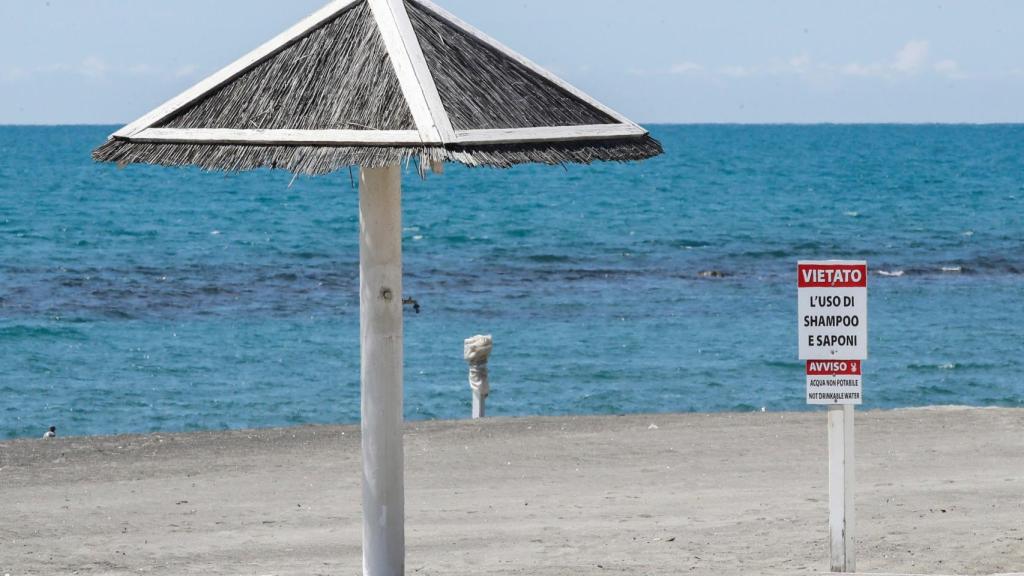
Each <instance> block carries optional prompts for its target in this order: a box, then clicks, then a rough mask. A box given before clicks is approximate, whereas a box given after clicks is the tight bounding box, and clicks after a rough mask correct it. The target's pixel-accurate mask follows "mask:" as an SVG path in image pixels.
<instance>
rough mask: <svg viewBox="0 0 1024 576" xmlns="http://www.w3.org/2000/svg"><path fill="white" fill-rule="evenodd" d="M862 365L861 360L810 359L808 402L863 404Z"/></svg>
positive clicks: (813, 403) (814, 403)
mask: <svg viewBox="0 0 1024 576" xmlns="http://www.w3.org/2000/svg"><path fill="white" fill-rule="evenodd" d="M861 366H862V364H861V361H860V360H808V361H807V403H808V404H812V405H835V404H852V405H854V406H859V405H860V404H862V403H863V398H862V396H863V393H864V389H863V380H862V374H861Z"/></svg>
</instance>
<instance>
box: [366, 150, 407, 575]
mask: <svg viewBox="0 0 1024 576" xmlns="http://www.w3.org/2000/svg"><path fill="white" fill-rule="evenodd" d="M359 319H360V338H361V340H360V341H361V349H362V369H361V372H362V374H361V378H362V387H361V393H362V441H363V574H364V575H365V576H402V574H403V573H404V572H405V482H404V473H403V467H404V455H403V453H402V340H403V338H402V173H401V169H400V168H399V167H398V166H391V167H388V168H360V170H359Z"/></svg>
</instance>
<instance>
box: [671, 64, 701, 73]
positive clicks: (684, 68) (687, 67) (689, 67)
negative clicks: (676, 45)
mask: <svg viewBox="0 0 1024 576" xmlns="http://www.w3.org/2000/svg"><path fill="white" fill-rule="evenodd" d="M703 71H704V67H703V66H701V65H700V64H697V63H696V62H680V63H679V64H674V65H673V66H672V67H671V68H669V69H668V73H669V74H676V75H680V74H693V73H696V72H703Z"/></svg>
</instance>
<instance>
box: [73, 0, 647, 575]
mask: <svg viewBox="0 0 1024 576" xmlns="http://www.w3.org/2000/svg"><path fill="white" fill-rule="evenodd" d="M661 151H662V150H661V146H660V145H659V144H658V142H657V141H655V140H654V139H653V138H651V137H650V135H649V134H648V133H647V131H646V130H644V129H643V128H641V127H640V126H638V125H636V124H635V123H633V122H631V121H629V120H628V119H626V118H625V117H623V116H621V115H620V114H618V113H616V112H614V111H612V110H611V109H609V108H607V107H605V106H603V105H601V104H600V103H598V102H596V101H595V100H593V99H591V98H590V97H588V96H586V95H585V94H583V93H582V92H580V91H579V90H577V89H575V88H573V87H572V86H570V85H568V84H567V83H565V82H563V81H562V80H560V79H558V78H556V77H555V76H554V75H552V74H551V73H549V72H547V71H545V70H543V69H542V68H540V67H539V66H537V65H536V64H534V63H532V62H530V61H529V60H527V59H526V58H524V57H522V56H520V55H518V54H516V53H515V52H513V51H511V50H509V49H508V48H506V47H504V46H502V45H501V44H499V43H498V42H496V41H494V40H493V39H491V38H489V37H488V36H486V35H484V34H483V33H481V32H479V31H478V30H475V29H474V28H472V27H470V26H469V25H468V24H466V23H464V22H462V21H461V20H459V19H458V18H456V17H455V16H453V15H451V14H449V13H448V12H446V11H445V10H444V9H442V8H440V7H438V6H436V5H435V4H433V3H431V2H429V1H428V0H335V1H333V2H331V3H329V4H328V5H327V6H325V7H323V8H322V9H320V10H319V11H317V12H316V13H314V14H313V15H311V16H309V17H308V18H306V19H305V20H303V21H302V22H300V23H298V24H297V25H295V26H293V27H292V28H291V29H289V30H288V31H286V32H284V33H283V34H281V35H280V36H278V37H276V38H274V39H273V40H271V41H269V42H267V43H266V44H264V45H263V46H261V47H259V48H257V49H256V50H255V51H253V52H251V53H249V54H248V55H246V56H244V57H243V58H241V59H240V60H238V61H237V62H235V63H234V64H231V65H230V66H228V67H226V68H224V69H223V70H221V71H220V72H217V73H216V74H214V75H213V76H210V77H209V78H207V79H205V80H203V81H202V82H200V83H199V84H197V85H196V86H194V87H193V88H191V89H189V90H187V91H186V92H184V93H183V94H181V95H180V96H178V97H176V98H173V99H172V100H170V101H168V102H167V103H166V104H164V105H162V106H160V107H159V108H157V109H155V110H153V111H152V112H150V113H149V114H146V115H145V116H143V117H142V118H140V119H139V120H137V121H135V122H133V123H131V124H129V125H128V126H125V127H124V128H122V129H121V130H119V131H117V132H116V133H114V134H113V135H112V136H111V137H110V140H109V141H108V142H107V143H106V144H104V145H103V146H101V147H100V148H98V149H97V150H96V151H95V152H94V153H93V156H94V158H95V159H97V160H100V161H105V162H116V163H118V164H121V165H124V164H132V163H144V164H160V165H164V166H199V167H202V168H205V169H209V170H229V171H237V170H248V169H255V168H280V169H284V170H289V171H291V172H294V173H296V174H326V173H329V172H332V171H334V170H337V169H340V168H346V167H349V166H353V165H358V166H360V176H359V209H360V236H359V241H360V249H359V252H360V322H361V337H362V431H363V436H362V438H363V440H362V442H363V567H364V573H366V574H368V575H371V576H376V575H387V576H394V575H397V574H401V573H402V572H403V569H404V567H403V564H404V556H405V553H404V547H405V543H404V484H403V455H402V265H401V240H402V236H401V232H402V226H401V169H400V165H401V163H402V162H403V161H410V160H414V161H415V162H416V163H417V165H418V166H419V168H420V171H421V173H423V172H424V171H425V170H426V169H427V168H428V167H431V168H433V169H434V170H435V171H439V170H440V165H441V164H442V163H443V162H445V161H454V162H461V163H463V164H466V165H469V166H497V167H508V166H512V165H515V164H521V163H530V162H539V163H544V164H562V163H584V164H585V163H590V162H593V161H596V160H612V161H629V160H642V159H646V158H650V157H652V156H656V155H658V154H660V153H661Z"/></svg>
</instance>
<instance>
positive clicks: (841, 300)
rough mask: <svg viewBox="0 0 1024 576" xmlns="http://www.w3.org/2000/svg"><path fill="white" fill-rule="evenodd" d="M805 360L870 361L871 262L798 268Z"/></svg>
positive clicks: (804, 264)
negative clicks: (869, 294) (869, 307)
mask: <svg viewBox="0 0 1024 576" xmlns="http://www.w3.org/2000/svg"><path fill="white" fill-rule="evenodd" d="M797 286H798V290H797V292H798V299H799V305H798V306H797V310H798V326H799V330H798V331H799V334H800V359H801V360H830V359H842V360H866V359H867V357H868V264H867V262H843V261H838V260H832V261H825V262H800V263H799V264H798V265H797Z"/></svg>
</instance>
